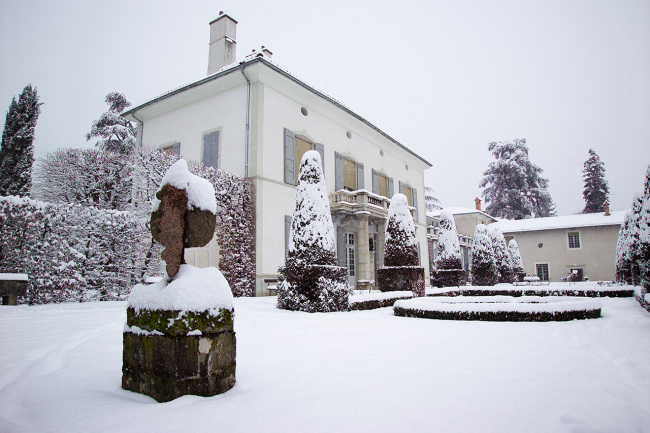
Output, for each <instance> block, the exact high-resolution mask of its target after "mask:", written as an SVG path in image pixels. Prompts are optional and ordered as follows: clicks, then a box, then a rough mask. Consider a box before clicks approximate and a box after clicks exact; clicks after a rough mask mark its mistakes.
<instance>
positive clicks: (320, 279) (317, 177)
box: [278, 151, 350, 312]
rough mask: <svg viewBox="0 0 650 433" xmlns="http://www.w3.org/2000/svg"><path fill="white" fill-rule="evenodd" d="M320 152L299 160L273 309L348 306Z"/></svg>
mask: <svg viewBox="0 0 650 433" xmlns="http://www.w3.org/2000/svg"><path fill="white" fill-rule="evenodd" d="M321 167H322V165H321V160H320V154H319V153H318V152H317V151H308V152H306V153H305V154H304V155H303V157H302V160H301V161H300V174H299V176H298V187H297V189H296V207H295V210H294V213H293V219H292V221H291V231H290V235H289V250H288V253H287V260H286V264H285V266H283V267H281V268H280V269H279V272H280V279H281V282H280V284H279V285H278V308H282V309H286V310H300V311H307V312H327V311H344V310H347V309H348V296H349V293H350V287H349V286H348V284H347V270H346V269H345V268H344V267H339V266H336V243H335V237H334V226H333V224H332V215H331V213H330V207H329V200H328V198H327V190H326V188H325V181H324V180H323V171H322V168H321Z"/></svg>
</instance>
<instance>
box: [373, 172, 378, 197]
mask: <svg viewBox="0 0 650 433" xmlns="http://www.w3.org/2000/svg"><path fill="white" fill-rule="evenodd" d="M372 192H373V194H379V177H377V172H376V171H375V169H374V168H373V169H372Z"/></svg>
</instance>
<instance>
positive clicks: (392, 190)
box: [388, 177, 395, 198]
mask: <svg viewBox="0 0 650 433" xmlns="http://www.w3.org/2000/svg"><path fill="white" fill-rule="evenodd" d="M394 195H395V186H394V185H393V178H392V177H389V178H388V198H393V196H394Z"/></svg>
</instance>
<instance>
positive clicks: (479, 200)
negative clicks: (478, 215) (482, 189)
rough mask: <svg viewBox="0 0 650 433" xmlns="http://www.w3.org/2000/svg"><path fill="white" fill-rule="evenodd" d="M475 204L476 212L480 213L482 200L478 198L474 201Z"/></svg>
mask: <svg viewBox="0 0 650 433" xmlns="http://www.w3.org/2000/svg"><path fill="white" fill-rule="evenodd" d="M474 204H476V210H478V211H480V210H481V199H480V198H478V197H476V198H475V199H474Z"/></svg>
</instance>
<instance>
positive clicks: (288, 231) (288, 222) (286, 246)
mask: <svg viewBox="0 0 650 433" xmlns="http://www.w3.org/2000/svg"><path fill="white" fill-rule="evenodd" d="M291 219H292V217H291V215H285V216H284V257H287V253H289V236H291Z"/></svg>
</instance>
